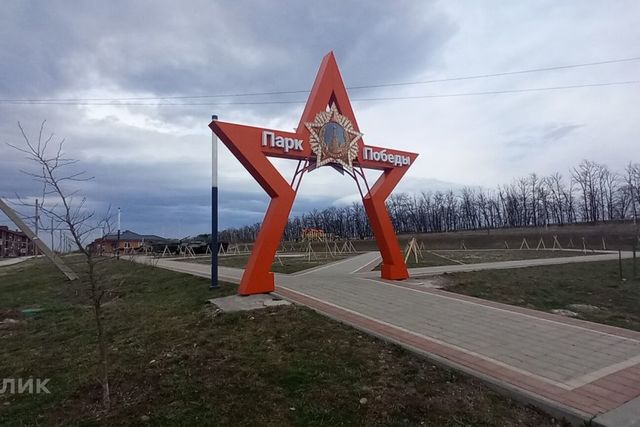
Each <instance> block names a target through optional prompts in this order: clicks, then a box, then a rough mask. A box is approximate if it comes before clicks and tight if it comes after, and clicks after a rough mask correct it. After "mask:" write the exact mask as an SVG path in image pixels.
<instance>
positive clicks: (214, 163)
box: [209, 115, 220, 289]
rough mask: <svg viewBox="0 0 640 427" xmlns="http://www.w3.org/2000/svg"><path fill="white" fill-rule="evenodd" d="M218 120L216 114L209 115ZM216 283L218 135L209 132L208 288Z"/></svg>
mask: <svg viewBox="0 0 640 427" xmlns="http://www.w3.org/2000/svg"><path fill="white" fill-rule="evenodd" d="M211 120H218V116H216V115H213V116H211ZM219 286H220V285H219V284H218V137H217V136H216V134H215V132H211V284H210V285H209V289H216V288H218V287H219Z"/></svg>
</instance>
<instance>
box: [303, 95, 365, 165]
mask: <svg viewBox="0 0 640 427" xmlns="http://www.w3.org/2000/svg"><path fill="white" fill-rule="evenodd" d="M305 126H306V127H307V129H308V130H309V132H310V134H311V135H310V139H309V145H310V146H311V151H313V152H314V153H315V154H316V166H317V167H320V166H324V165H326V164H328V163H337V164H339V165H341V166H342V167H344V168H346V169H347V170H349V171H351V170H352V168H353V160H354V159H355V158H356V157H357V156H358V141H359V140H360V138H362V134H361V133H360V132H356V131H355V129H354V128H353V124H352V123H351V121H350V120H349V119H348V118H346V117H345V116H343V115H342V114H340V113H339V112H338V109H337V108H336V105H335V104H332V105H331V108H330V109H329V110H328V111H321V112H319V113H318V114H316V117H315V119H314V121H313V122H311V123H305Z"/></svg>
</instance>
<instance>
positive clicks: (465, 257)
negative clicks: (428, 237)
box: [376, 249, 593, 270]
mask: <svg viewBox="0 0 640 427" xmlns="http://www.w3.org/2000/svg"><path fill="white" fill-rule="evenodd" d="M591 254H593V252H587V255H591ZM422 255H423V256H422V258H418V262H416V260H415V257H414V256H413V255H411V256H410V257H409V259H407V267H409V268H417V267H438V266H443V265H456V264H480V263H484V262H498V261H515V260H522V259H538V258H559V257H573V256H582V255H585V254H584V253H582V252H577V251H552V250H539V251H536V250H535V249H532V250H527V249H523V250H519V249H513V250H483V251H474V250H467V251H464V250H437V251H430V250H429V251H427V250H423V251H422ZM379 269H380V266H379V265H378V266H377V267H376V270H379Z"/></svg>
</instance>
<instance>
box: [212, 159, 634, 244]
mask: <svg viewBox="0 0 640 427" xmlns="http://www.w3.org/2000/svg"><path fill="white" fill-rule="evenodd" d="M387 207H388V209H389V214H390V216H391V220H392V222H393V225H394V226H395V229H396V231H397V232H398V233H429V232H445V231H458V230H477V229H492V228H509V227H527V226H534V227H536V226H538V227H539V226H546V225H554V224H557V225H565V224H576V223H598V222H603V221H616V220H629V219H632V220H634V222H636V223H637V219H638V215H639V214H640V163H632V162H630V163H629V164H628V165H627V167H626V168H625V169H624V171H621V172H616V171H612V170H611V169H609V168H608V167H607V166H606V165H603V164H599V163H597V162H593V161H588V160H584V161H582V162H581V163H580V164H579V165H578V166H576V167H573V168H571V169H570V171H569V175H568V176H563V175H562V174H560V173H554V174H551V175H549V176H539V175H537V174H535V173H532V174H530V175H528V176H526V177H522V178H519V179H516V180H514V181H513V182H512V183H510V184H506V185H501V186H498V187H497V188H495V189H482V188H474V187H464V188H462V189H461V190H459V191H453V190H449V191H446V192H442V191H435V192H422V193H420V194H407V193H398V194H393V195H392V196H391V197H390V198H389V199H388V200H387ZM304 228H319V229H322V230H324V231H325V232H327V233H332V234H334V235H335V236H338V237H343V238H360V239H363V238H367V237H370V236H371V230H370V228H369V224H368V221H367V216H366V213H365V211H364V208H363V206H362V204H361V203H353V204H352V205H350V206H345V207H330V208H327V209H323V210H318V209H315V210H313V211H311V212H307V213H305V214H303V215H301V216H297V217H293V218H290V219H289V223H288V224H287V227H286V229H285V239H286V240H296V239H299V238H300V236H301V234H302V229H304ZM259 229H260V224H253V225H249V226H245V227H240V228H232V229H227V230H224V231H221V232H220V233H219V238H220V239H221V241H228V242H250V241H253V240H255V237H256V235H257V233H258V231H259Z"/></svg>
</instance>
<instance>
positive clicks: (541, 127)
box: [0, 0, 640, 237]
mask: <svg viewBox="0 0 640 427" xmlns="http://www.w3.org/2000/svg"><path fill="white" fill-rule="evenodd" d="M331 50H333V51H334V52H335V54H336V57H337V60H338V65H339V66H340V69H341V72H342V75H343V78H344V80H345V82H346V84H347V86H358V85H368V84H381V83H395V82H411V81H423V80H429V79H440V78H448V77H458V76H467V75H476V74H486V73H499V72H505V71H513V70H523V69H530V68H540V67H551V66H557V65H567V64H580V63H587V62H595V61H604V60H609V59H618V58H630V57H636V56H640V3H639V2H637V1H635V0H630V1H616V2H604V1H597V2H596V1H577V0H576V1H570V2H558V1H553V0H551V1H535V2H532V1H531V2H505V1H493V2H492V1H484V2H475V1H460V2H454V1H440V2H427V1H416V2H409V1H397V2H382V1H380V2H377V1H367V2H365V1H362V2H346V1H323V2H318V1H278V2H274V1H228V2H216V1H211V0H207V1H188V0H187V1H183V2H175V1H153V2H151V1H148V2H145V1H136V2H132V1H101V2H97V1H42V2H36V1H7V2H3V5H2V8H0V98H2V99H5V100H6V99H42V98H62V99H65V98H120V99H121V98H136V97H162V96H168V97H171V96H174V97H175V96H199V95H215V94H236V93H247V92H272V91H283V90H284V91H287V90H307V89H309V88H310V87H311V84H312V83H313V79H314V77H315V74H316V71H317V68H318V65H319V63H320V61H321V59H322V57H323V56H324V55H325V54H326V53H327V52H329V51H331ZM639 76H640V61H630V62H624V63H617V64H608V65H600V66H593V67H584V68H574V69H568V70H560V71H549V72H540V73H532V74H521V75H515V76H508V77H493V78H485V79H476V80H467V81H450V82H443V83H432V84H424V85H411V86H395V87H390V88H384V89H375V90H371V89H368V90H352V91H350V96H351V97H352V98H354V99H358V98H372V97H374V98H375V97H398V96H400V97H402V96H416V95H430V94H459V93H468V92H486V91H499V90H512V89H523V88H541V87H551V86H566V85H581V84H591V83H608V82H619V81H629V80H637V79H639ZM639 95H640V85H637V84H636V85H624V86H607V87H592V88H580V89H571V90H558V91H544V92H529V93H518V94H501V95H476V96H458V97H448V98H428V99H413V100H396V101H385V102H380V101H359V102H357V101H354V102H353V106H354V111H355V114H356V117H357V119H358V124H359V125H360V128H361V129H360V130H361V131H362V132H363V133H364V134H365V139H366V142H367V144H371V145H381V146H389V147H394V148H398V149H403V150H409V151H417V152H419V153H420V154H421V156H420V157H419V159H418V160H417V161H416V163H415V164H414V165H413V167H412V168H411V170H410V171H409V173H408V174H407V176H406V178H405V179H404V181H403V183H402V184H401V185H400V186H399V191H423V190H425V191H428V190H433V189H446V188H448V187H449V186H454V187H455V186H462V185H480V186H485V187H493V186H495V185H497V184H502V183H506V182H510V181H511V180H512V179H513V178H515V177H518V176H522V175H526V174H528V173H530V172H534V171H535V172H537V173H539V174H548V173H552V172H555V171H560V172H563V173H565V174H567V172H568V168H569V167H570V166H573V165H575V164H576V163H578V162H579V161H580V160H582V159H584V158H587V159H592V160H596V161H599V162H602V163H605V164H607V165H609V166H610V167H612V168H614V169H621V168H623V167H624V165H625V164H626V163H628V162H629V161H630V160H633V161H640V155H639V154H640V149H639V147H640V138H639V137H640V120H639V118H640V114H639V113H640V111H639V107H638V99H640V96H639ZM269 100H287V101H301V102H302V103H300V104H275V105H231V104H229V103H233V102H236V103H237V102H239V101H269ZM305 100H306V94H304V93H301V94H289V95H281V96H273V95H271V96H255V97H243V98H231V97H221V98H199V99H191V100H187V101H189V102H198V103H210V104H215V105H191V106H184V105H162V106H159V105H142V106H113V105H33V104H31V105H16V104H7V103H0V143H1V144H0V196H4V197H8V198H12V197H13V196H14V194H15V193H18V194H20V195H21V196H24V197H35V196H36V195H37V192H38V187H37V185H35V184H34V183H33V182H32V181H31V180H29V179H28V178H26V177H24V176H21V175H20V174H19V172H18V171H19V170H20V169H25V168H29V164H28V163H26V162H25V160H24V158H23V156H22V155H21V154H20V153H17V152H15V151H14V150H12V149H11V148H9V147H8V146H7V145H6V144H5V143H7V142H8V143H20V135H19V132H18V128H17V122H18V121H21V122H22V124H23V125H24V127H25V128H26V130H27V132H29V133H30V134H31V135H33V136H34V137H35V136H36V135H37V130H38V128H39V125H40V122H41V121H42V120H43V119H47V123H48V124H47V128H48V130H49V131H50V132H54V133H55V134H56V135H60V136H61V137H65V138H66V141H67V142H66V151H67V153H68V154H69V155H70V156H72V157H75V158H77V159H79V160H80V162H81V165H82V167H83V168H84V169H87V170H88V171H89V172H90V174H91V175H93V176H95V179H94V180H93V181H92V182H91V183H87V184H86V185H85V186H84V188H83V191H84V192H85V194H86V195H87V196H88V198H89V201H90V204H91V206H92V207H95V208H96V209H98V210H102V209H104V207H105V206H106V205H107V204H111V205H112V206H114V207H115V206H120V207H121V208H122V210H123V228H126V229H131V230H134V231H137V232H140V233H154V234H161V235H165V236H177V237H180V236H185V235H190V234H197V233H201V232H208V231H209V230H210V225H209V216H210V180H211V166H210V162H211V133H210V130H209V128H208V127H207V125H208V123H209V121H210V120H209V119H210V117H211V115H212V114H217V115H218V116H219V117H220V119H221V120H225V121H234V122H240V123H247V124H251V125H256V126H265V127H275V128H279V129H283V130H291V129H292V128H293V127H294V126H296V125H297V121H298V120H299V117H300V114H301V113H302V108H303V102H304V101H305ZM138 102H142V103H151V104H155V103H157V102H158V101H154V100H151V101H138ZM159 102H161V103H164V104H179V103H181V102H184V100H176V99H165V100H160V101H159ZM220 147H221V148H220V165H219V167H220V199H221V207H220V212H221V219H220V226H221V228H224V227H228V226H238V225H243V224H250V223H254V222H258V221H260V220H261V218H262V215H263V212H264V209H265V206H266V202H267V197H266V195H264V194H263V192H262V190H261V189H260V188H259V187H258V185H257V184H256V183H255V182H254V181H253V179H252V178H251V176H250V175H249V174H248V173H247V172H246V171H245V170H244V169H243V168H242V166H241V165H240V164H239V163H238V162H237V161H236V160H235V159H234V158H233V156H232V155H231V154H230V153H229V152H228V151H227V150H226V148H224V146H222V145H221V146H220ZM277 163H278V164H281V165H282V170H284V171H286V172H291V171H292V168H293V167H294V166H292V165H291V164H290V163H289V162H287V161H278V162H277ZM371 178H372V179H373V176H372V177H371ZM356 196H357V189H356V186H355V184H354V183H353V182H350V181H348V179H347V178H344V177H342V176H340V175H339V174H337V173H336V172H335V171H334V170H333V169H331V168H323V169H321V170H318V171H315V172H313V173H311V174H309V175H307V176H306V177H305V180H304V181H303V183H302V186H301V188H300V192H299V196H298V200H297V202H296V204H295V206H294V214H297V213H300V212H303V211H306V210H309V209H313V208H324V207H327V206H331V205H339V204H343V203H350V202H352V201H354V200H357V197H356ZM2 223H8V221H7V220H6V218H4V217H2V216H1V215H0V224H2Z"/></svg>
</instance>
